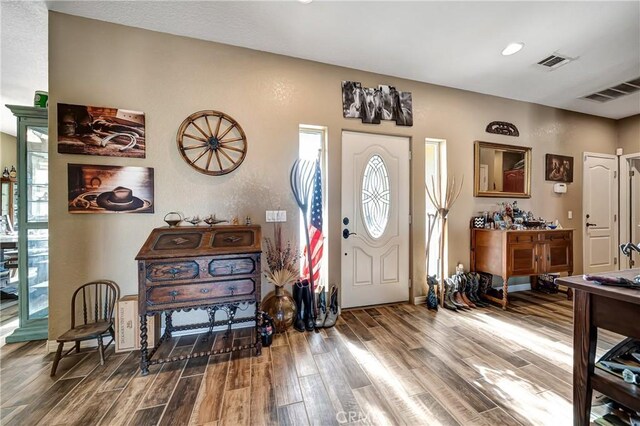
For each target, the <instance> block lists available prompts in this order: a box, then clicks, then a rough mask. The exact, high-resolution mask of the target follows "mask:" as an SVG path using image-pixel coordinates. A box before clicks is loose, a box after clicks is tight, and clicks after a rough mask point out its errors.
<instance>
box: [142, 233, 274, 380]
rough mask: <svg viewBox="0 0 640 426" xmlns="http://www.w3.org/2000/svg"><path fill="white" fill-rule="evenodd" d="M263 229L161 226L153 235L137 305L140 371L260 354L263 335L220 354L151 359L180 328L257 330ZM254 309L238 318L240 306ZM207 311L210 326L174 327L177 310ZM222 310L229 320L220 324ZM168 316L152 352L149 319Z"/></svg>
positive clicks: (146, 251) (144, 254)
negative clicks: (249, 325)
mask: <svg viewBox="0 0 640 426" xmlns="http://www.w3.org/2000/svg"><path fill="white" fill-rule="evenodd" d="M261 240H262V236H261V231H260V227H259V226H214V227H208V226H193V227H191V226H189V227H187V226H185V227H174V228H169V227H163V228H156V229H154V230H153V231H151V234H150V235H149V237H148V238H147V241H146V242H145V243H144V245H143V246H142V248H141V249H140V252H139V253H138V255H137V256H136V260H137V261H138V304H139V307H138V309H139V312H138V313H139V315H140V368H141V370H142V374H143V375H146V374H148V372H149V366H150V365H153V364H162V363H165V362H169V361H178V360H181V359H188V358H195V357H199V356H209V355H215V354H217V353H222V352H231V351H238V350H243V349H249V348H255V349H256V355H260V352H261V349H262V346H261V340H260V333H259V332H258V330H256V340H255V342H254V343H251V344H247V345H242V346H239V347H233V348H227V349H223V350H219V351H207V352H201V353H197V354H189V355H187V356H182V357H172V358H167V359H153V355H154V354H155V353H156V351H157V350H158V348H159V347H160V345H161V344H162V343H163V342H164V341H165V340H166V339H167V338H169V337H171V333H172V332H173V331H177V330H195V329H199V328H209V331H212V330H213V327H215V326H220V325H226V326H227V327H228V329H227V337H229V334H230V332H231V325H232V324H237V323H244V322H253V321H255V324H256V329H257V328H259V326H260V325H261V324H260V321H261V319H260V318H261V317H260V315H259V310H260V299H261V297H260V290H261V289H260V285H261V279H260V277H261V273H262V270H261V267H260V255H261V252H262V248H261ZM250 305H255V317H253V316H251V317H244V318H236V313H237V311H238V309H239V308H240V309H242V308H241V307H242V306H250ZM192 309H204V310H206V311H207V312H208V314H209V322H205V323H199V324H188V325H182V326H174V325H173V321H172V315H173V313H174V312H176V311H190V310H192ZM218 311H222V312H224V313H226V316H227V319H226V320H223V321H216V320H215V316H216V313H217V312H218ZM162 312H164V313H165V332H164V334H163V335H162V336H161V337H160V339H159V340H158V343H157V344H156V345H155V347H154V348H152V349H151V350H150V351H149V350H148V349H147V315H154V314H157V313H162Z"/></svg>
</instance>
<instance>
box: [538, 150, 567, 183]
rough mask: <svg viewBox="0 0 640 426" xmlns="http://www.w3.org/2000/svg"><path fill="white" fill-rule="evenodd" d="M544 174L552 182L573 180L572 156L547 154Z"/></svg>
mask: <svg viewBox="0 0 640 426" xmlns="http://www.w3.org/2000/svg"><path fill="white" fill-rule="evenodd" d="M544 175H545V179H546V180H550V181H553V182H565V183H571V182H573V157H568V156H566V155H556V154H547V155H546V161H545V173H544Z"/></svg>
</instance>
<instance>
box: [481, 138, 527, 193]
mask: <svg viewBox="0 0 640 426" xmlns="http://www.w3.org/2000/svg"><path fill="white" fill-rule="evenodd" d="M474 163H475V170H474V178H475V179H474V188H473V195H474V196H476V197H506V198H530V197H531V148H529V147H523V146H514V145H502V144H497V143H491V142H482V141H475V154H474Z"/></svg>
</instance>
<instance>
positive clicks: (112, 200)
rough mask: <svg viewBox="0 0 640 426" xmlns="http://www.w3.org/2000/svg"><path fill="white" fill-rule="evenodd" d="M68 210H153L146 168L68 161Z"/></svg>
mask: <svg viewBox="0 0 640 426" xmlns="http://www.w3.org/2000/svg"><path fill="white" fill-rule="evenodd" d="M67 177H68V188H69V200H68V202H69V213H153V211H154V199H153V198H154V197H153V194H154V190H153V188H154V179H153V169H152V168H150V167H120V166H95V165H89V164H69V165H68V166H67Z"/></svg>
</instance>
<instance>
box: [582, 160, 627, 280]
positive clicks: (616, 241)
mask: <svg viewBox="0 0 640 426" xmlns="http://www.w3.org/2000/svg"><path fill="white" fill-rule="evenodd" d="M587 157H599V158H605V159H609V160H616V170H615V174H614V179H616V178H617V179H618V184H617V185H615V195H616V197H617V200H616V202H615V205H616V212H615V216H614V224H613V228H612V229H613V239H614V244H615V246H616V248H617V250H613V251H612V253H614V256H615V257H614V260H613V263H614V265H615V266H614V269H616V268H617V269H619V268H620V262H617V261H616V259H618V260H619V259H620V256H619V252H620V247H619V239H618V237H619V232H616V231H617V230H619V225H620V220H616V218H617V217H618V216H619V213H620V197H619V191H620V179H619V178H618V176H619V171H620V167H619V166H620V165H619V162H618V161H617V160H618V158H619V157H618V156H617V155H615V154H604V153H601V152H583V153H582V221H581V224H582V229H581V230H580V232H581V234H582V269H583V272H585V273H586V271H584V270H585V265H586V263H587V262H586V260H587V219H586V208H585V207H586V206H585V200H586V198H587V197H586V194H587V191H588V189H587V185H585V171H586V164H587Z"/></svg>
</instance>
